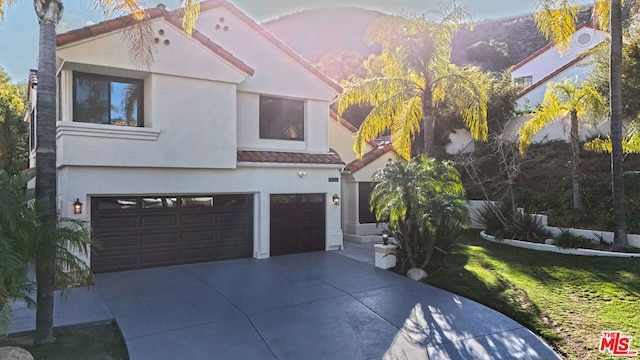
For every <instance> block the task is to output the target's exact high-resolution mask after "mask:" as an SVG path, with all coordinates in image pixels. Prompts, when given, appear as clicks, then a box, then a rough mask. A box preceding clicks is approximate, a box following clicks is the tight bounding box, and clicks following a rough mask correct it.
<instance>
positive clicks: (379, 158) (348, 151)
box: [329, 111, 400, 242]
mask: <svg viewBox="0 0 640 360" xmlns="http://www.w3.org/2000/svg"><path fill="white" fill-rule="evenodd" d="M356 131H358V129H357V128H355V127H354V126H353V125H351V124H350V123H349V122H348V121H346V120H345V119H343V118H341V117H340V116H339V115H338V114H336V113H335V112H333V111H332V112H331V113H330V121H329V143H330V144H331V149H332V150H334V151H335V152H336V153H337V154H338V155H340V158H341V159H342V160H343V161H344V162H345V163H346V164H347V165H346V166H345V168H344V171H343V172H342V229H343V232H344V239H345V240H348V241H357V242H372V241H375V240H380V233H381V231H382V228H381V227H379V226H377V225H376V218H375V216H374V214H373V213H372V212H371V210H369V199H370V197H371V189H372V184H371V177H372V176H373V174H374V173H375V172H376V170H378V169H380V168H382V167H384V166H386V165H387V164H388V163H389V162H390V161H396V160H400V156H398V155H397V154H396V153H395V151H394V150H393V146H392V145H391V144H388V143H387V144H381V145H378V144H376V143H375V142H373V141H371V142H369V143H368V144H367V146H366V149H365V153H364V155H363V157H362V159H358V158H357V156H356V154H355V152H354V151H353V142H354V134H355V133H356Z"/></svg>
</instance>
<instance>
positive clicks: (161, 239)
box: [140, 233, 178, 247]
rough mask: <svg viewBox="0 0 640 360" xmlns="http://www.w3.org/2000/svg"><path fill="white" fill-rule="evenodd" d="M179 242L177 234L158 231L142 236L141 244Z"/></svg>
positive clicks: (160, 244) (161, 244) (156, 244)
mask: <svg viewBox="0 0 640 360" xmlns="http://www.w3.org/2000/svg"><path fill="white" fill-rule="evenodd" d="M177 242H178V240H177V237H176V234H167V233H157V234H150V235H141V236H140V246H142V247H153V246H166V245H168V244H174V245H175V244H176V243H177Z"/></svg>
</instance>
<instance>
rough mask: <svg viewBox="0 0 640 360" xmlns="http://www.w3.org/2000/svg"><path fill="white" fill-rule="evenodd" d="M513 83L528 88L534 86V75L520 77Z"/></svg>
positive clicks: (514, 79)
mask: <svg viewBox="0 0 640 360" xmlns="http://www.w3.org/2000/svg"><path fill="white" fill-rule="evenodd" d="M513 82H514V84H515V85H522V86H524V87H525V88H527V87H529V86H531V85H533V75H525V76H518V77H516V78H513Z"/></svg>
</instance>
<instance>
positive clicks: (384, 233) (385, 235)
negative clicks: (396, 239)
mask: <svg viewBox="0 0 640 360" xmlns="http://www.w3.org/2000/svg"><path fill="white" fill-rule="evenodd" d="M382 245H389V231H388V230H382Z"/></svg>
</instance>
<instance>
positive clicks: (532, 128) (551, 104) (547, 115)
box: [518, 96, 567, 154]
mask: <svg viewBox="0 0 640 360" xmlns="http://www.w3.org/2000/svg"><path fill="white" fill-rule="evenodd" d="M545 100H547V98H546V96H545ZM566 114H567V111H566V109H564V108H563V107H562V106H560V104H559V102H558V101H557V98H556V99H555V100H552V99H549V100H548V101H546V102H545V103H544V104H543V105H542V106H541V108H540V109H538V110H536V111H534V112H533V113H532V115H533V116H532V118H531V119H529V121H527V122H526V123H524V125H523V126H522V128H520V130H518V135H519V136H520V145H519V148H520V153H521V154H524V153H526V152H527V149H528V148H529V146H530V145H531V140H532V139H533V136H534V135H535V134H537V133H538V131H540V130H541V129H542V128H544V127H545V126H547V125H549V124H551V123H552V122H554V121H556V120H557V119H559V118H560V117H561V116H563V115H566Z"/></svg>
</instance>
